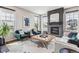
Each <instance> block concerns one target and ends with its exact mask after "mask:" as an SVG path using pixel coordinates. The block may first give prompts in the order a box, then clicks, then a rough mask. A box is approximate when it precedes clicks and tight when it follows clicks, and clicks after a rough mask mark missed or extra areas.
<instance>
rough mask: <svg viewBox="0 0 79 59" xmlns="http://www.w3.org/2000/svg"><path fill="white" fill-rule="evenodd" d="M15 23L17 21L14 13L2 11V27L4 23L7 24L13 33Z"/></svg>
mask: <svg viewBox="0 0 79 59" xmlns="http://www.w3.org/2000/svg"><path fill="white" fill-rule="evenodd" d="M14 21H15V16H14V13H9V12H7V11H2V10H0V26H1V25H2V24H3V23H7V24H8V26H10V29H11V31H13V30H14Z"/></svg>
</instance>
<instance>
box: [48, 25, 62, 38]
mask: <svg viewBox="0 0 79 59" xmlns="http://www.w3.org/2000/svg"><path fill="white" fill-rule="evenodd" d="M49 34H52V35H55V36H59V37H62V35H63V28H62V25H50V26H49Z"/></svg>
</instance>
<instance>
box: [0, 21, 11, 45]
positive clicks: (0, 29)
mask: <svg viewBox="0 0 79 59" xmlns="http://www.w3.org/2000/svg"><path fill="white" fill-rule="evenodd" d="M9 31H10V27H9V26H8V25H7V23H3V24H2V25H1V26H0V36H1V39H2V40H1V41H2V42H3V43H2V45H5V37H6V35H7V34H8V33H9Z"/></svg>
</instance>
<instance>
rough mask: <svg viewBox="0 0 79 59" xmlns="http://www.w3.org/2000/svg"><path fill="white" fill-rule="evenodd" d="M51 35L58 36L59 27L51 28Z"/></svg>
mask: <svg viewBox="0 0 79 59" xmlns="http://www.w3.org/2000/svg"><path fill="white" fill-rule="evenodd" d="M50 30H51V34H56V35H59V27H51V29H50Z"/></svg>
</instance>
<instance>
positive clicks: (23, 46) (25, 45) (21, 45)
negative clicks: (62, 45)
mask: <svg viewBox="0 0 79 59" xmlns="http://www.w3.org/2000/svg"><path fill="white" fill-rule="evenodd" d="M52 46H53V45H52V42H51V43H50V44H49V45H48V49H46V48H42V47H37V44H36V43H34V42H32V41H31V40H26V41H18V42H14V43H11V44H7V47H8V49H9V51H8V53H52V52H53V49H54V48H53V47H52Z"/></svg>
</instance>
